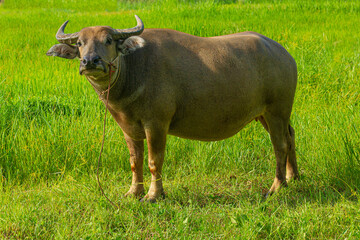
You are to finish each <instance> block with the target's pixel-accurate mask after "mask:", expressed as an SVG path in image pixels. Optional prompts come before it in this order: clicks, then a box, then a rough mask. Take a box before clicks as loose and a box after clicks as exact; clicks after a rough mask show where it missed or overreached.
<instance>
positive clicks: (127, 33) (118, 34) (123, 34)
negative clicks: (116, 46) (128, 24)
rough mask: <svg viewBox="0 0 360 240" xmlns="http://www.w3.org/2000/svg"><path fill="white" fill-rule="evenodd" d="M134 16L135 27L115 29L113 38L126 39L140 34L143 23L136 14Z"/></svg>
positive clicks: (142, 29)
mask: <svg viewBox="0 0 360 240" xmlns="http://www.w3.org/2000/svg"><path fill="white" fill-rule="evenodd" d="M135 18H136V22H137V25H136V27H133V28H127V29H116V30H115V34H114V36H113V37H114V38H115V39H126V38H128V37H131V36H134V35H140V34H141V33H142V32H143V31H144V24H143V22H142V21H141V19H140V18H139V17H138V16H137V15H135Z"/></svg>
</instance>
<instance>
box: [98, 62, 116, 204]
mask: <svg viewBox="0 0 360 240" xmlns="http://www.w3.org/2000/svg"><path fill="white" fill-rule="evenodd" d="M108 66H109V86H108V89H107V90H105V91H103V93H105V92H107V94H106V104H105V114H104V115H105V116H104V127H103V138H102V143H101V149H100V153H99V158H98V165H97V170H96V179H97V183H98V185H99V188H100V191H101V194H102V195H103V196H104V197H105V198H106V199H107V200H108V202H109V203H111V205H113V206H114V207H115V208H119V206H118V205H116V204H115V203H114V202H113V201H111V200H110V199H109V198H108V197H107V196H106V194H105V192H104V189H103V188H102V186H101V183H100V178H99V168H100V162H101V161H100V160H101V154H102V152H103V149H104V142H105V129H106V115H107V110H108V104H109V93H110V89H111V87H112V86H111V73H112V70H111V67H114V66H113V64H112V62H110V63H108ZM116 81H117V80H115V83H116ZM115 83H114V84H113V86H114V85H115ZM103 93H102V94H103Z"/></svg>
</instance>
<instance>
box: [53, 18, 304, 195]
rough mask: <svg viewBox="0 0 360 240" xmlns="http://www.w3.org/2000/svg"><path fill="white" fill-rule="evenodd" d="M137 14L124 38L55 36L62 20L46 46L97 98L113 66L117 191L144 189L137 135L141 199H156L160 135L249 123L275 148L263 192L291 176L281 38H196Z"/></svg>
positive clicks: (288, 82) (201, 135)
mask: <svg viewBox="0 0 360 240" xmlns="http://www.w3.org/2000/svg"><path fill="white" fill-rule="evenodd" d="M137 20H138V26H137V27H135V28H133V29H130V30H134V29H135V30H134V31H135V32H134V33H133V34H132V33H131V31H130V30H124V31H125V32H126V33H128V35H126V36H124V35H121V34H120V35H121V36H119V32H121V30H116V29H112V28H110V27H89V28H84V29H82V30H81V31H80V32H79V33H75V34H64V33H63V30H64V28H65V26H62V27H61V28H60V29H59V32H58V35H57V38H58V40H59V41H60V42H62V44H57V45H55V46H53V47H52V48H51V49H50V50H49V52H48V55H53V56H60V57H65V58H75V57H76V56H77V57H79V58H80V60H81V63H80V73H81V74H84V75H85V76H86V77H87V79H88V80H89V82H90V83H91V84H92V86H93V87H94V89H95V91H96V92H97V93H98V94H99V97H100V98H101V99H102V101H104V102H105V97H104V96H105V94H102V92H103V91H104V90H106V88H107V84H108V79H109V66H108V62H110V61H113V63H114V64H116V65H117V69H116V71H115V72H114V73H113V76H117V78H116V77H112V79H111V90H110V95H109V107H108V109H109V111H110V112H111V114H112V116H113V117H114V119H115V120H116V122H117V123H118V124H119V126H120V128H121V129H122V130H123V132H124V136H125V140H126V142H127V145H128V147H129V151H130V164H131V170H132V172H133V180H132V185H131V187H130V190H129V191H128V193H127V194H126V195H133V196H136V197H139V196H141V195H142V194H143V193H144V186H143V182H144V181H143V161H144V159H143V158H144V155H143V151H144V139H146V141H147V143H148V152H149V154H148V155H149V160H148V165H149V169H150V172H151V174H152V178H151V185H150V188H149V191H148V193H147V195H146V196H145V198H144V199H145V200H150V201H155V200H156V199H157V198H159V197H161V196H163V194H164V190H163V185H162V178H161V175H162V171H161V170H162V166H163V162H164V152H165V144H166V136H167V134H171V135H175V136H178V137H182V138H188V139H197V140H203V141H215V140H221V139H225V138H228V137H231V136H233V135H234V134H236V133H237V132H238V131H239V130H240V129H242V128H243V127H244V126H245V125H246V124H248V123H250V122H251V121H252V120H254V119H255V120H259V121H260V122H261V123H262V125H263V126H264V128H265V129H266V130H267V131H268V132H269V133H270V137H271V141H272V144H273V147H274V150H275V155H276V161H277V165H276V175H275V180H274V183H273V185H272V186H271V188H270V190H269V193H270V194H271V193H273V192H276V191H277V190H278V189H279V188H280V187H281V186H282V185H286V180H287V179H290V178H297V177H298V170H297V164H296V157H295V140H294V138H295V132H294V129H293V128H292V127H291V126H290V125H289V119H290V114H291V109H292V105H293V99H294V94H295V88H296V82H297V69H296V63H295V61H294V59H293V58H292V57H291V56H290V54H289V53H288V52H287V51H286V50H285V49H284V48H283V47H282V46H281V45H280V44H278V43H277V42H275V41H273V40H271V39H269V38H267V37H265V36H263V35H260V34H258V33H254V32H244V33H236V34H231V35H226V36H218V37H210V38H203V37H196V36H192V35H189V34H186V33H182V32H177V31H174V30H169V29H145V30H144V31H143V25H142V22H141V20H140V19H139V18H137ZM65 25H66V24H65ZM139 29H140V30H139ZM116 34H118V35H116ZM140 34H141V35H140ZM132 35H140V36H132ZM75 42H77V45H76V46H74V45H70V43H75ZM63 53H66V54H63ZM117 57H118V58H117Z"/></svg>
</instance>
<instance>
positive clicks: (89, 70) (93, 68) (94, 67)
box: [79, 62, 107, 75]
mask: <svg viewBox="0 0 360 240" xmlns="http://www.w3.org/2000/svg"><path fill="white" fill-rule="evenodd" d="M79 73H80V75H83V74H84V75H103V74H104V73H107V69H106V67H105V66H104V64H103V63H102V62H101V63H98V64H91V65H84V64H80V69H79Z"/></svg>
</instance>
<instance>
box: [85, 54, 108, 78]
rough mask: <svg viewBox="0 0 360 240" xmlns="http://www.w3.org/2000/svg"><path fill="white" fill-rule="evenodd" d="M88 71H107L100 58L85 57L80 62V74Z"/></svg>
mask: <svg viewBox="0 0 360 240" xmlns="http://www.w3.org/2000/svg"><path fill="white" fill-rule="evenodd" d="M87 70H90V71H91V70H98V71H106V70H105V68H104V66H103V61H102V60H101V57H99V56H96V55H95V56H92V55H90V56H84V57H83V58H82V59H81V61H80V74H82V73H83V72H84V71H87Z"/></svg>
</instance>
